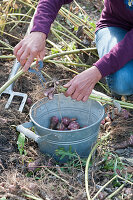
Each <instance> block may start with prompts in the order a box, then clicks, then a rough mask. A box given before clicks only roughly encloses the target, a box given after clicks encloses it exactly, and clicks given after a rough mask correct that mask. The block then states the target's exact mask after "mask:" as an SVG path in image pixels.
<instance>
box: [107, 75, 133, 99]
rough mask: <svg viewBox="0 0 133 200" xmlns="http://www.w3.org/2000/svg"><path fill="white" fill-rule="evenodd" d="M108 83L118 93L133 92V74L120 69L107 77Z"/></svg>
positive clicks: (127, 93)
mask: <svg viewBox="0 0 133 200" xmlns="http://www.w3.org/2000/svg"><path fill="white" fill-rule="evenodd" d="M106 80H107V84H108V86H109V88H110V90H111V91H112V92H113V93H116V94H118V95H131V94H133V84H132V74H130V73H128V72H124V71H123V72H122V71H118V72H116V73H114V74H112V75H109V76H108V77H107V79H106Z"/></svg>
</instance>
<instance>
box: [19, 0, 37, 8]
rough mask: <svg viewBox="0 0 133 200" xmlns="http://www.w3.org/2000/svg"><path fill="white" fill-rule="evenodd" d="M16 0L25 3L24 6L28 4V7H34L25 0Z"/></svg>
mask: <svg viewBox="0 0 133 200" xmlns="http://www.w3.org/2000/svg"><path fill="white" fill-rule="evenodd" d="M18 1H19V2H20V3H23V4H25V5H26V6H29V7H31V8H34V9H36V8H35V7H34V6H33V4H29V3H26V1H23V0H18Z"/></svg>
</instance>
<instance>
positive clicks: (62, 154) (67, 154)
mask: <svg viewBox="0 0 133 200" xmlns="http://www.w3.org/2000/svg"><path fill="white" fill-rule="evenodd" d="M56 155H57V156H58V157H59V158H60V160H63V159H66V160H67V162H66V164H65V166H68V167H69V168H70V167H73V168H77V169H81V167H82V168H85V165H86V158H80V156H79V155H78V154H77V153H76V152H72V147H71V146H69V150H68V151H66V150H65V149H64V148H58V149H57V150H56Z"/></svg>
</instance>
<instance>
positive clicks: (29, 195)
mask: <svg viewBox="0 0 133 200" xmlns="http://www.w3.org/2000/svg"><path fill="white" fill-rule="evenodd" d="M23 195H24V196H25V197H28V198H29V199H33V200H43V199H42V198H40V197H35V196H34V195H32V194H23Z"/></svg>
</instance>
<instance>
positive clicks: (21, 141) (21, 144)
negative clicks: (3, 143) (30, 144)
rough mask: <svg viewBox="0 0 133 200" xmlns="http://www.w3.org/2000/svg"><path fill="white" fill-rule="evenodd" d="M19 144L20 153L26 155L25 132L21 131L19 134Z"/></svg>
mask: <svg viewBox="0 0 133 200" xmlns="http://www.w3.org/2000/svg"><path fill="white" fill-rule="evenodd" d="M17 145H18V150H19V153H20V155H22V154H23V153H24V155H26V154H27V153H26V150H25V149H24V145H25V135H24V134H23V133H20V134H19V136H18V140H17Z"/></svg>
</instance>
